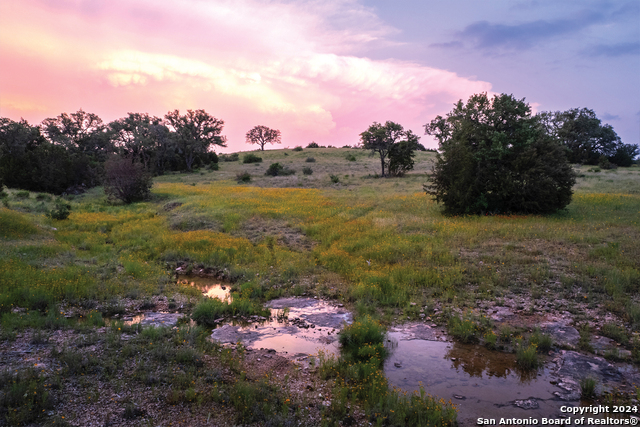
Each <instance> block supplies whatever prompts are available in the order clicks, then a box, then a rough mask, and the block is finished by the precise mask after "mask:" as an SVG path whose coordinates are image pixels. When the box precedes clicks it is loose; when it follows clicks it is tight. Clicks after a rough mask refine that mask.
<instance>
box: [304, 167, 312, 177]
mask: <svg viewBox="0 0 640 427" xmlns="http://www.w3.org/2000/svg"><path fill="white" fill-rule="evenodd" d="M302 173H303V174H304V175H311V174H313V169H311V168H310V167H309V166H305V167H303V168H302Z"/></svg>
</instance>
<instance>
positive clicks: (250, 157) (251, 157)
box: [242, 153, 262, 163]
mask: <svg viewBox="0 0 640 427" xmlns="http://www.w3.org/2000/svg"><path fill="white" fill-rule="evenodd" d="M261 162H262V157H260V156H256V155H255V154H253V153H247V154H245V155H244V157H243V158H242V163H261Z"/></svg>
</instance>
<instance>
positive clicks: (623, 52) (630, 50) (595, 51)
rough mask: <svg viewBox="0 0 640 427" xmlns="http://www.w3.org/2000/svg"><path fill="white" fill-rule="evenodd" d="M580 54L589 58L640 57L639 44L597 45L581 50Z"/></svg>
mask: <svg viewBox="0 0 640 427" xmlns="http://www.w3.org/2000/svg"><path fill="white" fill-rule="evenodd" d="M582 54H583V55H586V56H590V57H599V56H607V57H612V58H615V57H619V56H627V55H640V42H631V43H614V44H599V45H595V46H591V47H590V48H588V49H585V50H583V51H582Z"/></svg>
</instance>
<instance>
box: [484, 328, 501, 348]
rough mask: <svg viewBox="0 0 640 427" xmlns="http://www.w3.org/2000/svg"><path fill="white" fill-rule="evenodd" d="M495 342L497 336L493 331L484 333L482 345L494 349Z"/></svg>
mask: <svg viewBox="0 0 640 427" xmlns="http://www.w3.org/2000/svg"><path fill="white" fill-rule="evenodd" d="M497 342H498V336H497V335H496V334H494V333H493V331H489V332H487V333H486V334H485V335H484V345H485V346H486V347H487V348H488V349H489V350H493V349H495V348H496V343H497Z"/></svg>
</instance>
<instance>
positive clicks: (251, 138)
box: [246, 125, 282, 151]
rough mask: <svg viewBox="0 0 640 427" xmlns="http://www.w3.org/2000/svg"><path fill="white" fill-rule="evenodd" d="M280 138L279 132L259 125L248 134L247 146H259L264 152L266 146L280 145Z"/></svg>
mask: <svg viewBox="0 0 640 427" xmlns="http://www.w3.org/2000/svg"><path fill="white" fill-rule="evenodd" d="M280 136H281V134H280V131H279V130H277V129H269V128H268V127H266V126H262V125H258V126H256V127H254V128H253V129H251V130H250V131H249V132H247V135H246V138H247V144H259V145H260V149H261V150H262V151H264V145H265V144H280V143H281V142H282V141H281V140H280Z"/></svg>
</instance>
